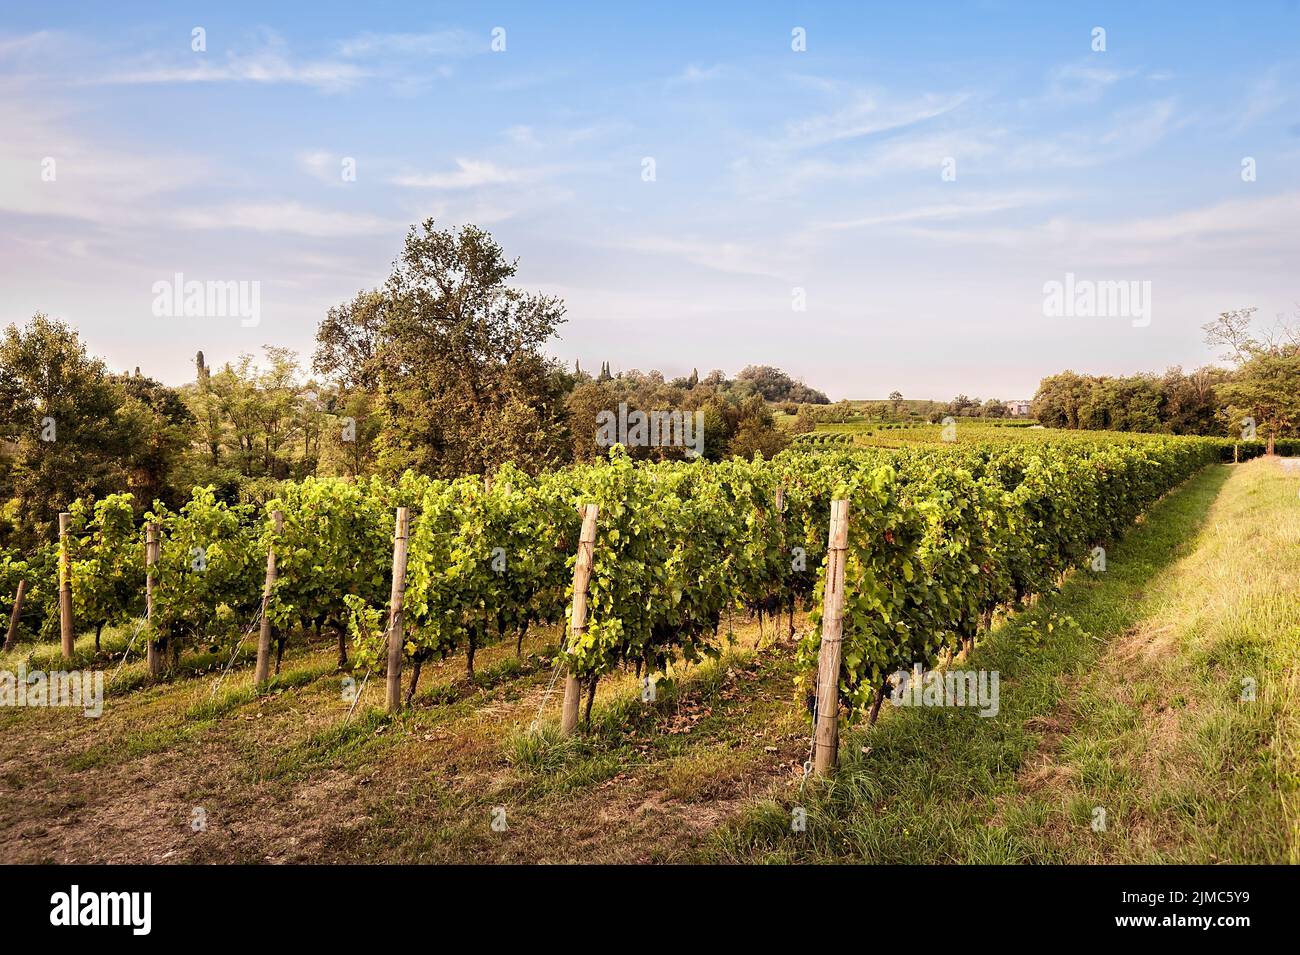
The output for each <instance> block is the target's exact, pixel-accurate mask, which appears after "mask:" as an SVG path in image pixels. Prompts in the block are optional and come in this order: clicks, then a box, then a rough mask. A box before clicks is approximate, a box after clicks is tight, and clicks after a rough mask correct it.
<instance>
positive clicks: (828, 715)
mask: <svg viewBox="0 0 1300 955" xmlns="http://www.w3.org/2000/svg"><path fill="white" fill-rule="evenodd" d="M848 540H849V502H848V501H845V500H838V501H831V526H830V536H829V541H828V544H827V552H826V592H825V594H823V596H822V644H821V651H820V652H819V654H818V656H817V726H816V728H815V729H814V731H813V772H815V773H816V774H817V775H818V776H824V775H826V774H827V773H829V772H830V771H831V770H833V769H834V768H835V766H836V764H837V763H838V762H839V744H840V652H841V649H842V641H843V638H844V557H845V553H846V551H847V550H848Z"/></svg>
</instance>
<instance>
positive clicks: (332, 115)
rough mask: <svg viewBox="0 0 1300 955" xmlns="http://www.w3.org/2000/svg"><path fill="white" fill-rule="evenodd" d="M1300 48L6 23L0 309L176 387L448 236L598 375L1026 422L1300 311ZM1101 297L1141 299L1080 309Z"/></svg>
mask: <svg viewBox="0 0 1300 955" xmlns="http://www.w3.org/2000/svg"><path fill="white" fill-rule="evenodd" d="M196 30H201V31H202V32H201V33H198V34H196V32H195V31H196ZM1099 30H1100V31H1104V33H1099V32H1098V31H1099ZM200 40H201V41H202V42H199V41H200ZM196 47H202V48H201V49H196ZM1102 47H1104V48H1102ZM1298 53H1300V4H1298V3H1296V2H1294V0H1287V2H1276V3H1270V2H1258V3H1251V4H1248V5H1243V4H1226V3H1214V4H1209V3H1204V4H1203V3H1143V4H1086V3H1072V4H1069V5H1065V4H1061V5H1055V4H1054V5H1050V7H1049V5H1046V4H1028V3H1027V4H1011V3H993V2H985V3H967V4H960V5H958V4H945V3H925V4H885V3H845V4H832V3H824V4H816V3H798V4H793V3H791V4H781V3H770V4H768V3H764V4H757V3H745V4H703V3H671V2H665V3H658V4H636V5H631V4H607V3H606V4H558V3H557V4H538V3H520V4H495V3H473V4H442V3H405V4H403V3H383V2H377V0H376V2H369V3H363V4H358V3H339V4H331V3H324V2H312V3H310V4H308V3H299V2H286V3H277V4H268V3H257V4H252V3H239V2H227V3H221V4H183V3H181V4H157V5H151V4H112V5H109V4H100V3H86V4H70V3H69V4H53V3H49V4H26V5H24V7H23V8H19V7H17V6H16V5H12V4H10V5H6V6H5V7H4V8H3V10H0V325H7V324H9V323H11V322H14V323H19V324H21V323H23V322H25V321H26V320H27V319H28V318H30V317H31V315H33V314H34V313H36V312H38V311H39V312H45V313H47V314H49V315H51V316H53V317H56V318H60V319H62V320H64V321H66V322H68V323H69V324H70V325H72V326H73V327H74V328H76V329H77V330H78V332H79V333H80V334H81V336H82V337H83V339H84V341H85V343H86V345H87V347H88V348H89V349H90V351H91V352H93V353H95V354H97V355H100V356H102V357H103V358H104V359H105V360H106V361H107V362H108V364H109V365H110V366H112V367H114V368H121V369H130V368H132V367H135V366H139V367H140V368H141V369H142V371H144V372H145V373H146V374H150V375H152V376H154V377H156V378H159V379H161V380H163V381H165V382H168V383H171V384H178V383H180V382H182V381H186V380H189V379H191V378H192V376H193V371H194V369H193V364H192V361H193V356H194V354H195V352H196V351H198V350H200V349H201V350H203V351H204V353H205V355H206V357H207V361H208V363H209V364H220V363H222V362H225V361H228V360H233V359H234V358H235V357H236V356H238V355H239V354H240V353H241V352H254V353H256V352H258V351H259V350H260V349H261V348H262V347H263V346H264V345H268V344H269V345H278V346H287V347H291V348H294V349H296V350H297V351H298V352H299V353H300V354H301V355H302V356H304V359H308V358H309V356H310V353H311V350H312V347H313V339H314V334H315V329H316V325H317V323H318V322H319V321H320V319H321V318H322V317H323V316H324V314H325V312H326V310H327V309H329V308H330V307H331V306H333V305H336V304H339V303H341V302H343V301H345V300H348V299H350V298H351V297H352V296H353V295H355V294H356V293H357V292H358V291H360V290H362V289H368V288H373V287H376V286H378V285H380V284H382V282H383V281H384V279H385V278H386V276H387V274H388V272H389V270H390V268H391V264H392V261H393V259H394V258H395V257H396V255H397V254H398V252H399V251H400V248H401V245H402V240H403V237H404V235H405V233H406V231H407V230H408V229H409V228H410V226H411V225H412V224H413V223H417V222H421V221H423V220H424V219H426V218H427V217H433V218H434V219H435V220H436V222H437V224H438V226H439V227H455V226H459V225H461V224H464V223H475V224H477V225H479V226H482V227H483V228H486V229H488V230H489V231H490V232H491V233H492V234H493V235H494V237H495V238H496V239H497V241H498V242H500V244H501V245H502V246H503V248H504V249H505V251H506V253H507V254H508V255H509V256H510V257H512V258H515V257H517V258H518V260H519V271H518V274H517V276H516V280H515V281H516V284H517V285H519V286H520V287H522V288H526V289H529V290H536V291H542V292H546V293H548V294H553V295H558V296H560V297H561V298H562V299H563V300H564V302H565V304H566V306H567V322H566V324H565V325H563V326H562V328H561V330H560V338H559V339H558V340H556V341H554V342H552V344H551V346H550V347H549V351H550V352H551V353H552V354H554V355H555V356H556V357H557V358H559V359H562V360H564V361H565V362H566V363H572V362H574V361H575V360H578V361H581V363H582V366H583V367H584V368H589V369H595V368H597V367H598V366H599V364H600V363H601V362H603V361H608V362H609V363H610V365H611V367H612V368H613V369H614V370H616V371H617V370H621V369H630V368H640V369H649V368H658V369H660V370H662V371H663V372H664V373H665V375H667V376H669V377H673V376H676V375H680V374H686V373H689V371H690V369H691V368H693V367H695V368H698V369H699V370H700V372H701V374H704V373H705V372H706V371H707V370H709V369H713V368H721V369H723V370H725V371H727V372H728V373H730V374H734V373H735V372H736V371H738V370H740V369H741V368H743V367H744V366H745V365H748V364H773V365H777V366H779V367H782V368H784V369H786V370H787V371H788V372H790V373H791V374H792V375H794V376H795V377H796V378H800V379H803V380H804V381H806V382H807V383H808V384H810V385H812V386H814V387H817V388H821V389H822V390H824V391H826V392H827V393H828V394H829V395H830V397H831V398H832V399H840V398H880V397H884V396H885V395H887V394H888V393H890V392H891V391H894V390H896V389H897V390H899V391H901V392H902V393H903V394H904V395H905V396H906V397H915V398H932V399H945V400H946V399H948V398H951V397H952V396H954V395H956V394H958V393H964V394H967V395H971V396H980V397H983V398H988V397H998V398H1002V399H1004V400H1006V399H1012V398H1029V397H1032V395H1033V393H1034V391H1035V389H1036V387H1037V384H1038V382H1039V380H1040V379H1041V378H1042V377H1043V376H1045V375H1048V374H1053V373H1055V372H1058V371H1061V370H1064V369H1066V368H1071V369H1074V370H1076V371H1080V372H1089V373H1094V374H1127V373H1133V372H1138V371H1162V370H1164V369H1165V368H1166V367H1168V366H1171V365H1182V366H1184V367H1186V368H1191V367H1196V366H1199V365H1202V364H1206V363H1208V362H1211V361H1213V360H1215V358H1216V357H1217V356H1216V355H1215V354H1214V352H1213V351H1212V350H1210V349H1209V348H1208V347H1207V346H1206V345H1205V343H1204V335H1203V332H1202V331H1201V326H1202V325H1203V324H1204V323H1206V322H1208V321H1210V320H1211V319H1213V318H1214V317H1215V315H1216V314H1217V313H1219V312H1221V311H1225V310H1228V309H1233V308H1239V307H1246V306H1254V307H1257V308H1258V309H1259V315H1260V316H1261V317H1263V318H1265V319H1266V320H1268V321H1271V320H1272V319H1273V318H1274V317H1275V316H1278V315H1294V314H1297V313H1300V56H1297V54H1298ZM349 171H351V172H354V173H355V175H349V174H347V173H348V172H349ZM178 273H179V274H181V275H183V276H184V280H185V281H199V282H223V283H224V282H247V283H254V282H255V283H258V285H257V289H258V294H259V298H258V303H259V310H258V315H257V320H256V324H253V323H252V322H251V321H249V320H246V319H241V317H239V316H235V315H212V314H206V315H188V316H187V315H185V314H183V311H182V313H181V314H174V312H175V310H174V309H173V310H172V312H173V313H171V314H169V313H166V311H167V310H166V309H164V310H163V311H164V314H161V315H160V314H157V312H158V311H159V309H158V308H157V307H156V305H157V303H156V301H155V300H156V298H157V289H156V288H155V286H156V284H157V283H159V282H171V281H172V280H173V276H175V275H176V274H178ZM1067 275H1068V276H1072V277H1073V278H1072V279H1069V280H1068V281H1070V282H1071V283H1072V284H1071V286H1070V287H1071V288H1075V287H1077V284H1078V283H1125V287H1126V288H1131V289H1132V290H1133V294H1134V298H1133V299H1132V301H1131V303H1130V306H1129V308H1128V309H1124V310H1121V311H1120V314H1118V315H1116V314H1114V313H1113V310H1112V313H1106V310H1105V309H1102V308H1099V307H1095V308H1093V309H1092V310H1091V312H1090V311H1089V310H1088V309H1087V308H1086V307H1084V306H1082V305H1081V306H1080V307H1079V309H1077V310H1075V309H1067V310H1066V312H1067V313H1066V314H1057V313H1054V312H1053V310H1052V309H1051V308H1049V307H1048V306H1047V304H1046V300H1047V298H1048V289H1049V288H1050V287H1051V286H1050V283H1053V282H1058V283H1061V284H1062V286H1064V285H1065V283H1066V282H1067ZM1127 283H1135V284H1133V285H1131V286H1129V285H1128V284H1127ZM246 288H252V286H251V285H250V286H246ZM1148 292H1149V297H1148V296H1147V294H1146V293H1148ZM1139 302H1142V303H1144V304H1143V307H1142V308H1139V307H1138V305H1137V303H1139ZM1146 306H1149V308H1147V307H1146ZM1071 312H1077V313H1075V314H1071Z"/></svg>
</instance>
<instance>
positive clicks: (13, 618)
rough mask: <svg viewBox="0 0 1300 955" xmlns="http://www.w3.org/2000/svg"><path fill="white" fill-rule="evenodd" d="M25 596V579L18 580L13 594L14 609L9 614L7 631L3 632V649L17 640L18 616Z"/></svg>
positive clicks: (11, 647) (21, 610) (12, 646)
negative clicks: (15, 591) (16, 591)
mask: <svg viewBox="0 0 1300 955" xmlns="http://www.w3.org/2000/svg"><path fill="white" fill-rule="evenodd" d="M26 596H27V581H25V580H20V581H18V593H16V594H14V609H13V612H12V613H10V614H9V632H8V633H6V634H5V646H4V648H5V650H6V651H9V650H12V649H13V648H14V643H15V642H17V640H18V618H19V617H21V616H22V614H23V598H24V597H26Z"/></svg>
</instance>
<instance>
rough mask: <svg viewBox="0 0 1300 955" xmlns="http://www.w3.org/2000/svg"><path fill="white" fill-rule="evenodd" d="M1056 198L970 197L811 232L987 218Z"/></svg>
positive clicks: (816, 226) (833, 224)
mask: <svg viewBox="0 0 1300 955" xmlns="http://www.w3.org/2000/svg"><path fill="white" fill-rule="evenodd" d="M1056 198H1059V195H1052V194H1047V193H1024V192H1015V193H989V194H983V195H970V196H963V197H962V198H960V199H958V200H956V201H953V202H942V203H931V204H927V205H921V206H912V207H910V208H906V209H901V210H898V211H896V212H885V213H881V214H879V215H874V216H864V217H861V218H856V219H836V220H830V221H826V222H821V223H816V224H814V225H813V226H811V227H810V231H814V232H818V231H843V230H849V229H865V228H874V227H877V226H888V225H902V224H907V223H913V222H925V221H933V220H949V219H961V218H966V217H969V216H983V215H990V214H992V213H995V212H1005V211H1007V210H1009V209H1019V208H1022V207H1024V206H1027V205H1031V204H1034V203H1041V202H1048V201H1051V200H1052V199H1056Z"/></svg>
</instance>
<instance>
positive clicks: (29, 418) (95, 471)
mask: <svg viewBox="0 0 1300 955" xmlns="http://www.w3.org/2000/svg"><path fill="white" fill-rule="evenodd" d="M123 401H124V396H123V394H122V391H121V390H120V389H119V388H117V387H116V386H115V385H114V382H113V380H112V379H111V377H110V376H109V374H108V371H107V369H105V367H104V363H103V362H101V361H99V360H98V359H95V358H91V357H89V356H88V355H87V354H86V349H85V347H84V346H83V345H82V343H81V341H80V339H79V338H78V337H77V333H76V332H75V331H73V330H72V329H71V328H69V327H68V326H67V325H65V324H63V323H62V322H58V321H54V320H53V319H50V318H48V317H46V316H45V315H43V314H40V313H38V314H37V315H36V316H35V317H34V318H33V319H32V320H31V321H30V322H29V323H28V324H27V326H26V327H25V328H22V329H20V328H19V327H18V326H16V325H10V326H9V327H8V328H7V329H6V330H5V332H4V335H3V337H2V338H0V442H9V443H10V446H11V447H12V451H11V457H12V463H11V465H10V466H9V468H8V477H7V482H8V486H7V487H6V488H4V489H3V492H4V493H3V494H2V495H0V497H4V498H10V497H13V498H16V499H17V500H18V507H17V511H18V513H17V524H18V526H19V531H18V533H19V536H20V537H22V538H23V539H24V543H26V544H31V543H33V542H34V541H35V540H38V539H45V538H48V537H49V535H50V533H51V530H52V528H53V526H54V521H55V518H56V516H57V515H58V512H59V511H61V510H65V509H66V508H67V507H68V506H69V505H70V504H71V503H72V502H73V501H74V500H76V499H77V498H78V497H85V496H91V497H96V498H98V497H102V496H104V495H107V494H112V493H114V492H118V491H125V490H126V489H127V488H128V487H129V485H130V479H129V475H130V471H131V469H132V467H133V464H134V461H133V457H132V450H133V442H132V438H133V435H132V434H131V433H130V422H129V421H127V420H124V419H123V417H121V416H120V415H119V412H120V410H121V408H122V405H123Z"/></svg>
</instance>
